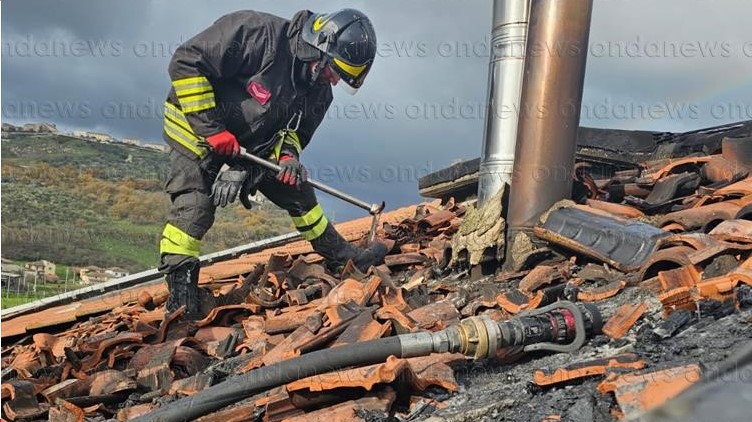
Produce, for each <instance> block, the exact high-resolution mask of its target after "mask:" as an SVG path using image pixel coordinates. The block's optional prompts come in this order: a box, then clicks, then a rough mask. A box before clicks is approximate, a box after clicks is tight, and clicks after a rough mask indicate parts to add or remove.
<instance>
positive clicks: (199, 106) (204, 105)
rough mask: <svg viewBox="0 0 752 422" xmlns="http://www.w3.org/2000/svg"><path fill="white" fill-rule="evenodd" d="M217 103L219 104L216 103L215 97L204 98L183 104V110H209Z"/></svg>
mask: <svg viewBox="0 0 752 422" xmlns="http://www.w3.org/2000/svg"><path fill="white" fill-rule="evenodd" d="M216 105H217V104H216V103H214V99H213V98H212V99H211V100H203V101H200V102H196V103H186V104H181V106H182V107H183V112H185V113H195V112H197V111H204V110H208V109H210V108H214V107H216Z"/></svg>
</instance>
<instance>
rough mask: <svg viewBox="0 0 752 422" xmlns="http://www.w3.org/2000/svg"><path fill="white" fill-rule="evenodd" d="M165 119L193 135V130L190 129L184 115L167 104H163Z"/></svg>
mask: <svg viewBox="0 0 752 422" xmlns="http://www.w3.org/2000/svg"><path fill="white" fill-rule="evenodd" d="M165 117H169V118H170V120H172V121H173V122H175V123H177V124H178V126H180V127H182V128H183V129H185V130H187V131H188V132H191V134H193V129H191V125H190V124H188V119H186V118H185V114H183V112H182V111H180V110H178V108H177V107H175V106H174V105H172V104H170V103H167V102H166V103H165Z"/></svg>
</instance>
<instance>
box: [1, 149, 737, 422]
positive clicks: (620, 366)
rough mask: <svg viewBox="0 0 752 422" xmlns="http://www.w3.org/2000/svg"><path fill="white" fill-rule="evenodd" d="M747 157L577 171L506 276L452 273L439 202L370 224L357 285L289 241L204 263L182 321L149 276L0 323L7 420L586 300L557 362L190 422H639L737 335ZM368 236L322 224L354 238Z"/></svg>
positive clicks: (481, 368)
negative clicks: (200, 298)
mask: <svg viewBox="0 0 752 422" xmlns="http://www.w3.org/2000/svg"><path fill="white" fill-rule="evenodd" d="M750 146H752V140H750V138H727V140H724V142H723V149H722V151H720V152H721V153H720V154H715V155H696V156H692V157H687V158H683V159H678V160H659V161H649V162H643V163H639V169H635V170H619V171H615V172H614V173H613V174H612V175H611V177H608V178H605V179H598V178H595V177H593V176H591V175H590V174H589V173H588V170H587V167H586V166H578V167H577V169H576V173H575V179H576V185H577V186H579V190H576V191H577V192H584V193H582V195H581V197H579V198H575V199H577V202H579V203H575V202H573V201H563V202H561V203H559V204H557V205H556V206H555V207H554V208H553V209H552V210H550V212H548V213H546V214H545V217H544V218H543V219H542V220H543V221H541V223H540V224H539V225H538V227H536V229H535V231H534V236H535V245H532V244H531V246H534V247H533V248H531V250H530V251H527V253H525V251H521V252H519V256H517V257H516V258H515V261H516V262H518V263H519V266H518V268H517V269H516V271H515V272H504V273H500V274H497V275H495V276H492V277H487V278H484V279H481V280H476V281H470V280H469V278H468V277H467V274H468V271H467V269H462V266H459V268H460V269H459V270H458V269H457V268H458V267H452V266H450V265H449V262H450V261H451V260H452V258H453V253H452V252H453V251H452V250H451V248H452V239H453V237H454V235H455V234H456V233H457V232H458V230H459V229H460V225H461V222H462V219H463V218H464V217H465V216H466V214H467V213H468V212H469V210H470V208H469V206H468V205H466V204H456V203H454V201H449V202H447V203H444V204H443V205H442V204H441V203H440V202H438V201H437V202H434V203H430V204H429V203H426V204H421V205H419V206H416V207H409V208H405V209H400V210H397V211H393V212H392V213H386V214H385V215H384V216H383V219H382V222H383V225H382V227H380V229H379V233H378V235H379V236H380V237H382V238H385V239H387V240H388V242H389V246H390V248H391V252H390V254H389V255H388V257H387V259H386V262H385V264H384V265H381V266H379V267H373V268H371V269H370V270H369V271H368V272H367V273H365V274H363V273H360V272H359V271H358V270H357V269H355V268H354V267H353V266H347V267H345V268H344V270H342V272H341V274H332V273H329V272H327V270H326V269H325V267H324V266H323V265H322V259H321V257H319V256H317V255H315V254H312V251H311V249H310V248H309V247H308V245H307V244H306V243H305V242H296V243H292V244H289V245H286V246H282V247H278V248H274V249H270V250H267V251H264V252H261V253H257V254H252V255H247V256H244V257H241V258H239V259H236V260H232V261H227V262H222V263H216V264H213V265H211V266H208V267H205V268H204V269H202V276H201V277H202V278H201V281H200V283H201V285H202V286H203V287H204V288H206V289H207V290H209V291H211V292H212V293H213V298H214V300H215V306H214V307H213V310H212V311H211V312H210V313H209V314H208V316H207V317H206V318H205V319H204V320H202V321H199V322H197V323H196V324H195V325H191V324H186V323H185V322H183V321H181V319H180V318H179V316H180V315H179V312H178V313H177V314H173V315H169V316H167V317H166V316H165V312H164V302H165V300H166V286H165V285H164V284H161V285H155V286H150V287H149V288H141V287H136V288H131V289H128V290H123V291H120V292H117V293H116V294H109V295H107V296H103V297H100V298H92V299H87V300H84V301H81V302H78V303H75V304H68V305H64V306H59V307H54V308H50V309H46V310H43V311H40V312H38V313H35V314H28V315H21V316H18V317H15V318H12V319H4V320H3V321H2V336H3V340H4V342H3V343H4V346H5V348H4V349H3V354H2V368H3V373H2V381H3V384H2V399H3V409H2V411H3V417H4V418H6V419H8V420H21V419H23V420H84V418H87V420H89V419H91V420H104V419H107V418H115V419H117V420H127V419H130V418H136V417H139V416H144V417H145V418H147V419H148V415H149V413H150V412H153V411H155V410H156V409H158V408H160V407H162V408H164V407H166V406H169V405H170V403H173V402H175V401H176V400H179V399H180V398H182V397H187V396H194V395H196V394H198V393H199V392H201V391H204V390H206V389H207V388H209V387H210V386H215V385H219V384H220V383H223V382H229V383H232V381H233V380H238V379H240V378H239V377H241V376H243V374H248V373H252V371H254V370H257V369H259V368H264V367H269V366H271V365H274V364H277V363H280V362H285V361H288V360H290V359H294V358H297V357H300V356H305V355H306V354H310V353H314V352H315V351H320V350H336V349H337V348H339V347H347V346H348V345H354V344H359V343H362V342H366V341H370V340H375V339H380V338H386V337H389V336H394V335H398V334H405V333H420V332H425V331H428V332H432V333H436V332H439V331H441V330H444V329H446V328H447V327H450V326H453V325H455V324H458V323H460V322H461V321H463V319H465V318H468V317H473V316H484V317H486V318H488V319H487V320H491V321H508V320H513V319H514V318H516V317H519V316H520V315H521V314H522V315H526V314H525V312H526V311H531V310H535V309H540V308H544V307H546V306H547V305H551V304H555V303H561V302H559V301H562V300H567V301H572V302H584V303H591V304H595V305H596V306H597V307H598V308H600V310H601V313H602V314H603V318H604V321H603V322H604V326H603V329H602V331H603V334H601V335H597V336H596V337H595V338H594V339H593V340H591V341H590V342H589V343H588V344H586V345H585V346H584V347H582V348H581V349H580V350H578V351H576V352H573V353H571V354H565V353H558V354H541V353H537V352H533V353H531V354H525V355H523V354H522V353H520V350H519V348H507V349H503V350H501V351H499V353H497V354H496V358H495V359H492V360H490V361H486V362H471V361H467V360H466V358H465V356H463V355H462V354H459V353H435V354H432V355H430V356H426V357H413V358H397V357H394V356H393V357H390V358H388V359H386V360H385V361H383V362H380V363H376V364H373V365H369V366H364V367H347V368H343V369H340V370H337V371H333V372H327V373H317V374H308V373H307V372H304V375H306V376H303V377H302V378H301V379H294V380H292V381H290V382H287V383H285V384H284V385H282V386H280V387H276V388H273V389H271V390H266V391H263V392H261V393H259V394H255V395H252V396H250V397H246V398H245V399H244V400H242V401H240V402H237V403H228V404H227V406H226V407H224V408H222V409H221V410H217V411H212V412H209V413H208V414H206V415H205V416H202V417H201V418H200V419H198V420H201V421H223V422H227V421H234V420H248V419H258V420H270V421H275V420H283V419H284V420H290V421H298V420H299V421H303V420H305V421H310V420H323V419H329V420H358V419H360V420H371V421H372V420H386V418H387V417H390V416H391V417H394V418H396V419H398V420H415V419H419V418H425V417H428V416H435V417H437V418H446V419H452V418H454V419H456V416H457V415H461V414H465V415H469V416H468V417H469V418H482V417H488V418H500V417H503V418H505V420H561V419H562V418H564V419H565V420H610V419H613V418H617V419H619V418H627V419H630V418H634V417H637V416H640V415H643V414H644V412H647V411H649V410H651V409H653V408H657V407H659V406H661V405H662V404H664V403H665V402H667V401H668V400H670V399H671V398H673V397H675V396H677V395H679V394H681V393H682V392H683V391H684V390H687V389H688V388H690V387H691V386H692V385H693V384H695V383H697V382H698V381H700V380H701V379H702V378H703V376H704V375H705V374H706V372H707V371H708V368H710V366H712V364H715V363H717V362H720V361H722V360H723V359H725V358H726V357H727V356H728V355H730V354H731V353H732V352H733V351H734V350H733V349H734V348H738V347H739V345H740V344H741V342H742V341H743V340H749V339H750V338H752V325H751V324H750V322H751V321H752V306H750V305H752V256H751V254H752V252H751V251H752V177H750V173H749V172H750V170H752V167H750V165H752V163H750V158H752V153H751V152H750V150H748V149H746V148H748V147H750ZM710 152H718V151H715V150H711V151H710ZM369 224H370V221H369V219H367V218H366V219H361V220H359V221H354V222H349V223H343V224H342V225H340V226H339V227H338V228H339V229H340V231H341V232H342V233H343V234H345V236H346V237H347V238H348V240H350V241H355V242H357V241H361V240H363V239H364V237H365V236H366V233H367V232H368V229H369ZM711 341H713V342H714V343H713V344H710V342H711ZM703 343H708V344H704V345H703ZM710 349H712V350H710ZM562 387H566V388H562ZM473 415H474V416H473ZM494 415H495V416H494ZM582 415H590V416H589V417H584V416H582ZM544 418H546V419H544ZM392 420H393V419H392Z"/></svg>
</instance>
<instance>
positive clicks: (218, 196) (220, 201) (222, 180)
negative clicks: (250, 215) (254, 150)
mask: <svg viewBox="0 0 752 422" xmlns="http://www.w3.org/2000/svg"><path fill="white" fill-rule="evenodd" d="M249 174H250V172H249V171H248V170H246V169H244V168H242V167H232V168H230V169H229V170H225V171H223V172H222V173H220V174H219V177H218V178H217V180H216V181H215V182H214V185H213V186H212V193H211V196H212V198H213V199H214V205H215V206H219V207H224V206H226V205H227V204H228V203H233V202H235V198H237V196H238V193H240V202H242V203H243V206H244V207H246V208H248V209H251V203H250V201H249V200H248V195H249V194H250V190H251V185H252V184H251V183H250V180H249V177H248V176H249Z"/></svg>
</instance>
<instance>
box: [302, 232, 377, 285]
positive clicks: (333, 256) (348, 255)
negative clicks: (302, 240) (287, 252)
mask: <svg viewBox="0 0 752 422" xmlns="http://www.w3.org/2000/svg"><path fill="white" fill-rule="evenodd" d="M311 245H312V246H313V249H314V250H315V251H316V253H318V254H319V255H321V256H323V257H324V258H325V259H326V266H327V268H328V269H329V271H332V272H335V273H337V272H340V271H341V270H342V268H343V267H344V266H345V264H347V261H349V260H352V261H353V264H355V266H356V267H357V268H358V270H360V271H361V272H366V271H368V268H370V267H371V266H375V265H380V264H382V263H383V262H384V256H386V253H387V252H388V251H387V249H386V246H385V245H384V244H383V243H379V242H374V243H373V244H371V245H370V246H368V247H367V248H366V249H362V248H359V247H357V246H354V245H352V244H351V243H350V242H348V241H347V240H345V238H343V237H342V235H340V234H339V233H338V232H337V230H336V229H335V228H334V226H333V225H332V223H328V224H327V226H326V229H325V230H324V233H323V234H322V235H321V236H319V237H317V238H316V239H313V240H311Z"/></svg>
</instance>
